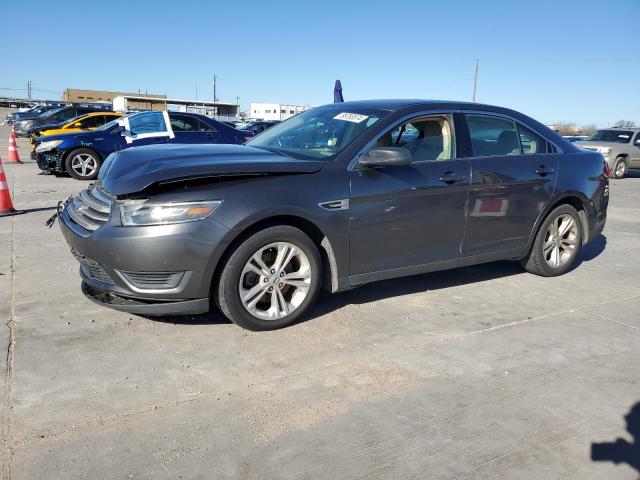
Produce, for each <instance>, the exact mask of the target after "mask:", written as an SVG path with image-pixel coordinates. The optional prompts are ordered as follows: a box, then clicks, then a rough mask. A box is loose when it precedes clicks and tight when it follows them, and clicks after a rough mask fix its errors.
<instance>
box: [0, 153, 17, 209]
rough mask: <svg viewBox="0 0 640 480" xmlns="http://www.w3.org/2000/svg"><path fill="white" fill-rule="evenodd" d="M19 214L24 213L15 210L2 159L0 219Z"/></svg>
mask: <svg viewBox="0 0 640 480" xmlns="http://www.w3.org/2000/svg"><path fill="white" fill-rule="evenodd" d="M18 213H22V212H19V211H17V210H16V209H15V208H13V202H12V201H11V194H10V193H9V184H8V183H7V177H6V176H5V175H4V169H3V168H2V158H0V217H4V216H6V215H16V214H18Z"/></svg>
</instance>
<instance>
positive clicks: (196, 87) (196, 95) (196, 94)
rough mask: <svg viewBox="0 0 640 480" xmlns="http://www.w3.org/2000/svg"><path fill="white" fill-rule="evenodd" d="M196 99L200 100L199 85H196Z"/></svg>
mask: <svg viewBox="0 0 640 480" xmlns="http://www.w3.org/2000/svg"><path fill="white" fill-rule="evenodd" d="M196 100H198V85H196Z"/></svg>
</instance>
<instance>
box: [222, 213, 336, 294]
mask: <svg viewBox="0 0 640 480" xmlns="http://www.w3.org/2000/svg"><path fill="white" fill-rule="evenodd" d="M277 225H288V226H290V227H295V228H298V229H300V230H302V231H303V232H304V233H305V234H306V235H307V236H308V237H309V238H310V239H311V240H312V241H313V243H314V244H315V245H316V247H317V249H318V252H320V258H321V259H322V274H323V275H322V283H323V285H322V286H323V288H324V289H326V290H328V291H335V290H337V288H338V287H337V285H338V272H337V267H336V261H335V257H334V253H333V247H332V246H331V244H330V242H329V239H328V238H327V237H326V235H325V234H324V233H323V232H322V230H320V228H318V226H317V225H315V224H314V223H313V222H310V221H309V220H306V219H304V218H302V217H297V216H295V215H278V216H274V217H269V218H265V219H263V220H260V221H258V222H256V223H254V224H252V225H250V226H249V227H247V228H245V229H244V230H243V231H242V233H241V234H239V235H238V236H237V237H236V238H234V239H233V241H232V242H231V243H230V244H229V245H228V246H227V248H226V249H225V251H224V253H223V254H222V256H221V257H220V260H219V261H218V264H217V265H216V268H215V271H214V274H213V277H212V278H211V288H213V287H214V286H215V285H216V284H217V283H218V280H219V278H220V275H222V269H223V268H224V266H225V265H226V263H227V260H228V259H229V257H230V256H231V255H232V254H233V252H234V251H235V250H236V248H238V246H239V245H240V244H241V243H242V242H244V241H245V240H246V239H247V238H249V237H250V236H251V235H253V234H254V233H256V232H258V231H259V230H263V229H265V228H268V227H274V226H277ZM327 273H328V275H327Z"/></svg>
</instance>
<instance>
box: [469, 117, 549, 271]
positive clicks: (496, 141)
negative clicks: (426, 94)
mask: <svg viewBox="0 0 640 480" xmlns="http://www.w3.org/2000/svg"><path fill="white" fill-rule="evenodd" d="M465 118H466V130H467V135H466V137H467V140H468V148H469V150H470V164H471V188H470V191H469V218H468V225H467V232H466V235H465V240H464V243H463V245H462V254H463V257H470V256H474V255H484V254H495V253H499V252H503V253H505V254H508V253H509V252H511V251H517V250H519V249H522V248H524V247H525V246H526V245H527V242H528V239H529V235H530V233H531V231H532V228H533V226H534V223H535V222H536V219H537V218H538V216H539V215H540V213H541V212H542V211H543V210H544V208H545V207H546V205H547V203H548V202H549V200H550V198H551V195H552V194H553V190H554V188H555V183H556V179H557V175H558V155H557V154H556V153H555V152H554V150H555V147H553V146H552V145H551V144H550V143H549V142H547V141H546V140H545V139H544V138H542V137H541V136H540V135H538V134H537V133H535V132H534V131H533V130H531V129H529V128H527V127H525V126H524V125H522V124H521V123H519V122H515V121H514V120H513V119H511V118H508V117H504V116H498V115H490V114H475V113H474V114H467V115H465ZM464 263H465V262H464V260H463V264H464Z"/></svg>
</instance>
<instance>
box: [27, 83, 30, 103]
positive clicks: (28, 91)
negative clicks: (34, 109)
mask: <svg viewBox="0 0 640 480" xmlns="http://www.w3.org/2000/svg"><path fill="white" fill-rule="evenodd" d="M27 99H28V100H31V80H28V81H27Z"/></svg>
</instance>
